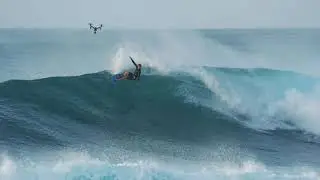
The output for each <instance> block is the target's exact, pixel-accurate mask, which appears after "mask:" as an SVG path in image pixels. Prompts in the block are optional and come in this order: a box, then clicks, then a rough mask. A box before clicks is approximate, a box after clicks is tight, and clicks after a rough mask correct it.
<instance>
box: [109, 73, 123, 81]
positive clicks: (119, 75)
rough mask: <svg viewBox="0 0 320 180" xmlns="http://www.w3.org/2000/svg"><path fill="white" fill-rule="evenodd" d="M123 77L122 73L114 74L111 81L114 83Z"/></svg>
mask: <svg viewBox="0 0 320 180" xmlns="http://www.w3.org/2000/svg"><path fill="white" fill-rule="evenodd" d="M122 77H123V74H115V75H113V76H112V78H111V79H112V83H116V81H118V80H119V79H120V78H122Z"/></svg>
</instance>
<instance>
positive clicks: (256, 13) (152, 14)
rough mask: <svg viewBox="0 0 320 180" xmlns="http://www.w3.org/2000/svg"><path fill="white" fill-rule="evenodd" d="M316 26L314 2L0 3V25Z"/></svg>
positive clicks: (319, 6)
mask: <svg viewBox="0 0 320 180" xmlns="http://www.w3.org/2000/svg"><path fill="white" fill-rule="evenodd" d="M89 21H91V22H93V23H97V24H98V23H103V24H104V25H105V27H110V28H113V27H126V28H256V27H258V28H261V27H267V28H275V27H281V28H283V27H320V0H0V27H2V28H3V27H45V28H48V27H86V26H87V23H88V22H89Z"/></svg>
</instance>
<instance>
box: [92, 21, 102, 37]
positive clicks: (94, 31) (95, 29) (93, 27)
mask: <svg viewBox="0 0 320 180" xmlns="http://www.w3.org/2000/svg"><path fill="white" fill-rule="evenodd" d="M89 26H90V29H93V33H94V34H96V33H97V30H98V29H99V30H101V28H102V24H100V26H99V27H95V26H92V23H89Z"/></svg>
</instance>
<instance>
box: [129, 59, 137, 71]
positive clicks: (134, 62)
mask: <svg viewBox="0 0 320 180" xmlns="http://www.w3.org/2000/svg"><path fill="white" fill-rule="evenodd" d="M129 58H130V59H131V61H132V63H133V64H134V66H135V67H136V68H138V65H137V64H136V62H134V60H133V59H132V57H130V56H129Z"/></svg>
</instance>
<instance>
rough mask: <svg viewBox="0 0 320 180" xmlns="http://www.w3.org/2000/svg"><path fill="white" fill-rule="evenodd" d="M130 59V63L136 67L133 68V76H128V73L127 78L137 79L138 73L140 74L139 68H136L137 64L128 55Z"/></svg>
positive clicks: (138, 77)
mask: <svg viewBox="0 0 320 180" xmlns="http://www.w3.org/2000/svg"><path fill="white" fill-rule="evenodd" d="M130 59H131V61H132V63H133V64H134V66H135V67H136V69H135V70H134V73H133V74H132V75H133V77H130V75H129V78H130V79H132V80H139V79H140V74H141V69H139V68H138V65H137V64H136V63H135V62H134V60H133V59H132V58H131V57H130ZM129 74H130V73H129Z"/></svg>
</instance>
